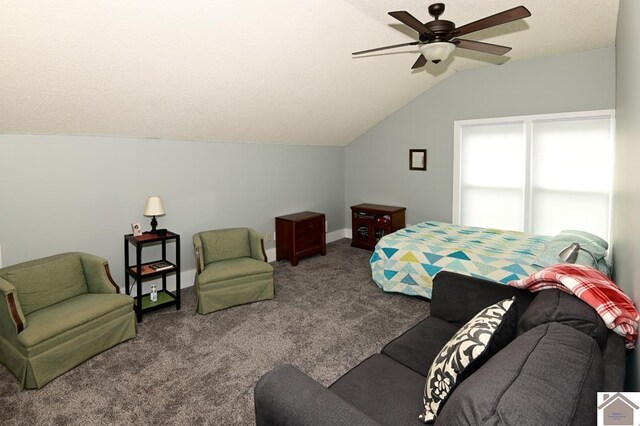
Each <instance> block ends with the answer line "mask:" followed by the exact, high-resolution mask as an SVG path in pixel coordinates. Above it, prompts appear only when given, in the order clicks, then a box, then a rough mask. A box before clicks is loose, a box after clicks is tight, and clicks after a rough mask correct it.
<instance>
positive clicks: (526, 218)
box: [453, 111, 614, 240]
mask: <svg viewBox="0 0 640 426" xmlns="http://www.w3.org/2000/svg"><path fill="white" fill-rule="evenodd" d="M613 120H614V116H613V111H594V112H586V113H585V112H581V113H573V114H548V115H542V116H526V117H511V118H503V119H489V120H466V121H456V123H455V136H456V138H455V139H456V140H455V153H454V157H455V158H454V175H455V176H454V201H453V213H454V215H453V216H454V217H453V221H454V223H460V224H463V225H470V226H482V227H488V228H500V229H511V230H517V231H524V232H532V233H536V234H544V235H555V234H557V233H558V232H560V231H561V230H563V229H580V230H584V231H588V232H591V233H594V234H596V235H599V236H601V237H603V238H605V239H607V240H608V239H609V232H610V231H609V230H610V217H611V215H610V210H611V188H612V180H613V149H614V142H613V125H614V122H613Z"/></svg>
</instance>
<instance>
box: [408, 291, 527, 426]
mask: <svg viewBox="0 0 640 426" xmlns="http://www.w3.org/2000/svg"><path fill="white" fill-rule="evenodd" d="M517 316H518V313H517V308H516V304H515V299H505V300H503V301H501V302H498V303H495V304H493V305H491V306H489V307H487V308H485V309H483V310H482V311H480V312H478V314H477V315H476V316H475V317H473V318H472V319H471V320H470V321H469V322H468V323H467V324H465V325H464V326H463V327H462V328H461V329H460V330H458V331H457V332H456V334H454V335H453V337H452V338H451V340H449V341H448V342H447V344H446V345H445V346H444V347H443V348H442V350H441V351H440V353H439V354H438V355H437V356H436V358H435V360H434V361H433V363H432V364H431V368H430V369H429V374H428V375H427V383H426V385H425V388H424V412H423V413H422V414H421V415H420V420H422V421H423V422H425V423H433V422H434V421H435V419H436V417H437V416H438V414H439V412H440V411H441V410H442V408H443V407H444V404H445V403H446V402H447V399H448V398H449V396H450V395H451V393H452V392H453V390H454V389H455V388H456V386H458V385H459V384H460V383H461V382H462V381H463V380H464V379H465V378H466V377H468V376H469V375H471V374H473V372H474V371H475V370H477V369H478V368H479V367H480V366H481V365H482V364H483V363H484V362H486V361H487V359H489V358H490V357H491V356H492V355H493V354H495V353H496V352H498V351H499V350H500V349H502V348H503V347H504V346H506V345H507V344H508V343H509V342H510V341H511V340H513V338H514V337H515V334H516V323H517V320H518V318H517Z"/></svg>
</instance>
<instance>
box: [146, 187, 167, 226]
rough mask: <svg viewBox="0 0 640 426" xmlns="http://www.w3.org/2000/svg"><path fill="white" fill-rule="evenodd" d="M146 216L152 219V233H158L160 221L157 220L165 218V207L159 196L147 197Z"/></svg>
mask: <svg viewBox="0 0 640 426" xmlns="http://www.w3.org/2000/svg"><path fill="white" fill-rule="evenodd" d="M143 215H144V216H146V217H152V218H153V219H151V233H153V234H155V233H156V226H158V221H157V220H156V216H164V215H165V212H164V206H163V205H162V200H161V199H160V197H159V196H157V195H152V196H149V197H147V203H146V204H145V206H144V213H143Z"/></svg>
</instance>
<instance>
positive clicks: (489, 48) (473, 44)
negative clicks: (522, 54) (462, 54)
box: [452, 38, 511, 55]
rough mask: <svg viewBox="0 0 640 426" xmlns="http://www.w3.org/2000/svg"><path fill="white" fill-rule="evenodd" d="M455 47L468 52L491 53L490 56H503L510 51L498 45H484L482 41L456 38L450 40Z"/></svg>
mask: <svg viewBox="0 0 640 426" xmlns="http://www.w3.org/2000/svg"><path fill="white" fill-rule="evenodd" d="M452 41H453V43H454V44H455V45H456V47H460V48H462V49H469V50H477V51H478V52H485V53H491V54H492V55H504V54H505V53H507V52H508V51H510V50H511V48H510V47H508V46H500V45H499V44H491V43H484V42H482V41H475V40H466V39H463V38H457V39H454V40H452Z"/></svg>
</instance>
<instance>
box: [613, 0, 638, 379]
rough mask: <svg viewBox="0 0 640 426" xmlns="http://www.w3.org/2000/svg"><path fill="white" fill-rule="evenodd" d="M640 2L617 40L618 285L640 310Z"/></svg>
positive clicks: (621, 19)
mask: <svg viewBox="0 0 640 426" xmlns="http://www.w3.org/2000/svg"><path fill="white" fill-rule="evenodd" d="M638 21H640V2H638V1H637V0H621V1H620V10H619V12H618V33H617V36H616V83H617V85H616V176H615V190H614V221H613V243H614V246H615V247H614V251H613V261H614V264H613V265H614V269H615V280H616V282H617V283H618V285H620V286H621V287H622V288H623V289H624V290H625V291H626V293H627V294H630V295H633V299H634V301H635V303H636V306H640V261H639V258H638V253H640V224H639V220H640V168H639V167H638V159H640V44H638V41H639V40H640V28H638ZM639 366H640V351H638V349H636V350H635V351H634V353H633V356H632V357H630V363H629V364H628V368H629V374H627V378H628V379H629V380H628V381H627V388H628V390H632V391H638V390H640V368H639Z"/></svg>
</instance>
